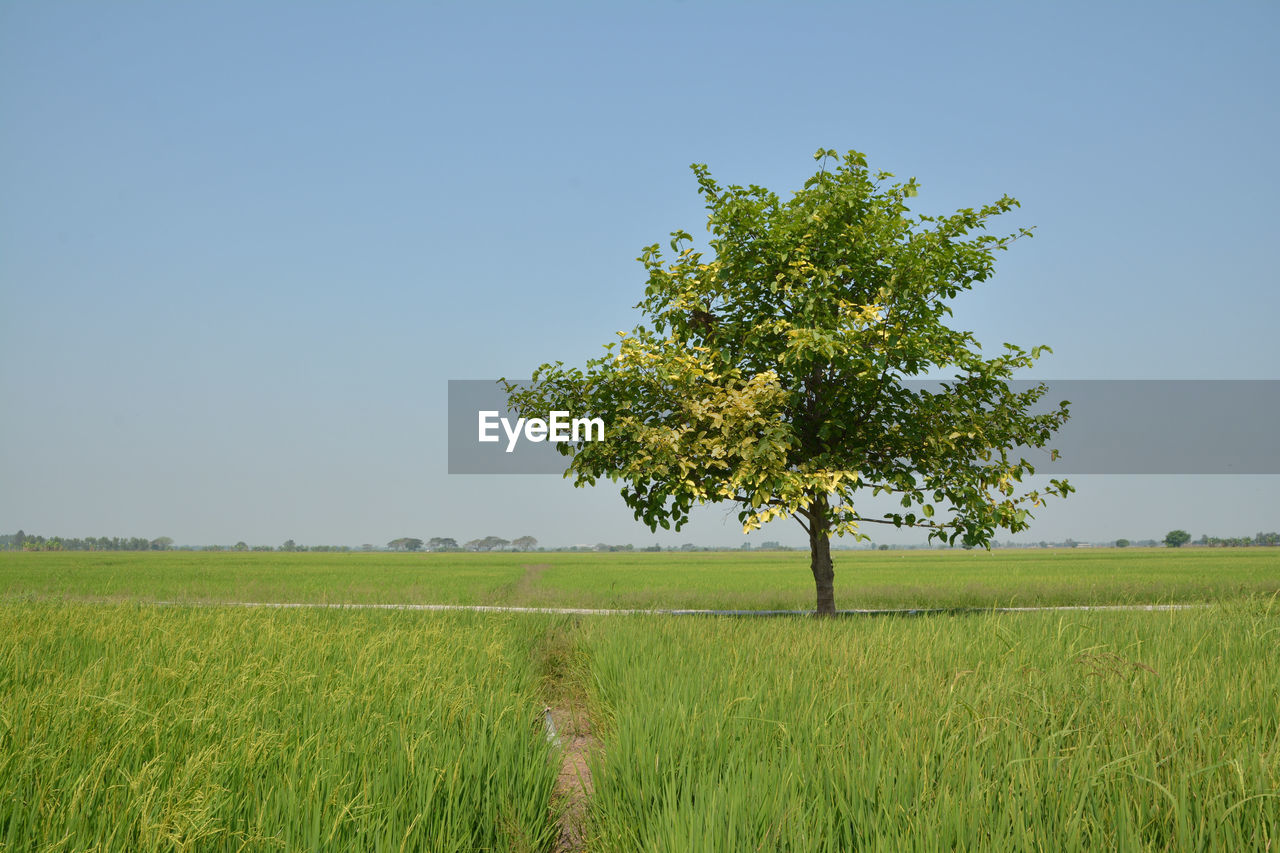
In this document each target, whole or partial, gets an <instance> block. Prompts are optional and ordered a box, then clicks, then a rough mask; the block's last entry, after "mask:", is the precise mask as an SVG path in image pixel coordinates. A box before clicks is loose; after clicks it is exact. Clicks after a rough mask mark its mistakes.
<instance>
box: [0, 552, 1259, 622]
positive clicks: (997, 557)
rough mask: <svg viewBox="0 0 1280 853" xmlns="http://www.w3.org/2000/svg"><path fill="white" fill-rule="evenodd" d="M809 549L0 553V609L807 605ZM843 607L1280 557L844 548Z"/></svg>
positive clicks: (1229, 590)
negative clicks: (24, 601)
mask: <svg viewBox="0 0 1280 853" xmlns="http://www.w3.org/2000/svg"><path fill="white" fill-rule="evenodd" d="M808 560H809V557H808V554H807V553H802V552H798V551H790V552H701V553H699V552H694V553H636V552H633V553H626V552H615V553H602V554H595V553H557V552H535V553H525V554H517V553H497V554H486V553H479V554H471V553H463V554H449V553H445V554H388V553H371V554H365V553H347V554H343V553H314V554H313V553H274V552H267V553H254V552H249V553H234V552H217V551H211V552H191V551H153V552H146V551H143V552H86V551H67V552H44V553H24V552H5V551H0V599H2V598H13V597H25V598H40V599H48V598H54V599H63V600H91V601H169V602H188V603H196V602H312V603H359V604H373V603H386V604H498V605H514V606H560V607H594V608H640V609H649V608H702V609H731V610H732V609H748V610H775V609H776V610H793V609H812V607H813V599H814V591H813V579H812V576H811V575H810V573H809V563H808ZM835 570H836V581H835V583H836V605H837V606H838V607H845V608H902V607H907V608H910V607H990V606H993V605H1057V604H1121V603H1168V602H1211V601H1222V600H1230V599H1235V598H1238V597H1240V596H1242V595H1272V594H1275V593H1277V592H1280V548H1240V549H1223V548H1214V549H1178V550H1171V549H1165V548H1153V549H1139V548H1129V549H1122V550H1112V549H1098V550H1091V549H1090V550H1086V549H1076V550H1051V549H1050V550H997V551H991V552H986V551H963V550H954V551H843V552H836V554H835Z"/></svg>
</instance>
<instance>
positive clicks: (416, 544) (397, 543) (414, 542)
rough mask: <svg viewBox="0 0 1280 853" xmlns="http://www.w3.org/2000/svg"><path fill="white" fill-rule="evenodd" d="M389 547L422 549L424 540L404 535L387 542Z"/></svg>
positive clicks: (394, 549)
mask: <svg viewBox="0 0 1280 853" xmlns="http://www.w3.org/2000/svg"><path fill="white" fill-rule="evenodd" d="M387 547H388V548H390V549H391V550H393V551H420V550H422V540H421V539H414V538H412V537H410V536H404V537H401V538H400V539H392V540H391V541H390V542H388V543H387Z"/></svg>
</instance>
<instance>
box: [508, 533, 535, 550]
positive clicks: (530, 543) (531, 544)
mask: <svg viewBox="0 0 1280 853" xmlns="http://www.w3.org/2000/svg"><path fill="white" fill-rule="evenodd" d="M511 544H512V546H514V547H516V548H519V549H520V550H521V551H532V550H533V549H534V548H537V547H538V540H537V539H535V538H533V537H532V536H517V537H516V538H515V539H512V540H511Z"/></svg>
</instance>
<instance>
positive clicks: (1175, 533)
mask: <svg viewBox="0 0 1280 853" xmlns="http://www.w3.org/2000/svg"><path fill="white" fill-rule="evenodd" d="M1190 541H1191V534H1190V533H1188V532H1187V531H1185V530H1170V531H1169V532H1168V533H1167V534H1166V535H1165V537H1164V544H1165V545H1166V546H1167V547H1169V548H1181V547H1182V546H1183V545H1186V544H1187V543H1188V542H1190Z"/></svg>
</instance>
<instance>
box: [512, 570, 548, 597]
mask: <svg viewBox="0 0 1280 853" xmlns="http://www.w3.org/2000/svg"><path fill="white" fill-rule="evenodd" d="M520 568H522V569H524V574H523V575H521V576H520V580H518V581H516V585H515V587H514V588H513V589H512V590H511V593H512V597H513V598H515V599H516V600H517V601H523V600H525V599H528V598H529V596H530V595H531V594H532V593H533V591H534V590H535V589H537V587H538V583H539V582H540V581H541V580H542V575H543V573H544V572H546V570H547V569H549V568H551V564H550V563H524V564H522V565H521V566H520Z"/></svg>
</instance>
